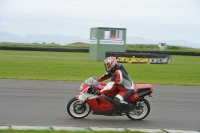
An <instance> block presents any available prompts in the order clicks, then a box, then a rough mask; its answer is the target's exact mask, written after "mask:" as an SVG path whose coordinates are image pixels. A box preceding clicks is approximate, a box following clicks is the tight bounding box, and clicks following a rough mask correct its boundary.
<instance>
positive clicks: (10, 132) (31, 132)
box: [0, 130, 145, 133]
mask: <svg viewBox="0 0 200 133" xmlns="http://www.w3.org/2000/svg"><path fill="white" fill-rule="evenodd" d="M0 133H119V131H52V130H51V131H36V130H0ZM120 133H145V132H138V131H123V132H120Z"/></svg>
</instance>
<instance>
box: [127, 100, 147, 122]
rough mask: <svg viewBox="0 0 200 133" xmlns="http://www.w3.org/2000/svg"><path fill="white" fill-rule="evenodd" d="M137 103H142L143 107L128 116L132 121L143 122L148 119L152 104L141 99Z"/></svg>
mask: <svg viewBox="0 0 200 133" xmlns="http://www.w3.org/2000/svg"><path fill="white" fill-rule="evenodd" d="M137 102H142V106H141V107H139V108H136V109H133V110H132V111H130V112H129V113H127V114H126V116H127V117H128V118H129V119H131V120H142V119H144V118H145V117H147V116H148V114H149V112H150V104H149V102H148V101H147V100H146V99H140V100H138V101H137Z"/></svg>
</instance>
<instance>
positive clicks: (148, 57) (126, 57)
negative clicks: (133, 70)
mask: <svg viewBox="0 0 200 133" xmlns="http://www.w3.org/2000/svg"><path fill="white" fill-rule="evenodd" d="M108 56H114V57H116V58H117V61H118V62H121V63H142V64H171V63H172V58H171V55H169V54H153V53H126V52H106V57H108Z"/></svg>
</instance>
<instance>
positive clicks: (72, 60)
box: [0, 50, 200, 86]
mask: <svg viewBox="0 0 200 133" xmlns="http://www.w3.org/2000/svg"><path fill="white" fill-rule="evenodd" d="M88 56H89V55H88V53H68V52H66V53H65V52H37V51H34V52H30V51H28V52H27V51H2V50H0V78H2V79H30V80H63V81H83V80H85V79H86V78H88V77H90V76H102V75H103V74H104V73H105V70H104V65H103V62H102V61H91V60H88ZM124 66H125V67H126V69H127V70H128V72H129V74H130V76H131V78H132V79H133V81H134V82H135V83H152V84H170V85H195V86H200V57H199V56H172V64H124Z"/></svg>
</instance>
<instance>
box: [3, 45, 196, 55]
mask: <svg viewBox="0 0 200 133" xmlns="http://www.w3.org/2000/svg"><path fill="white" fill-rule="evenodd" d="M0 50H22V51H23V50H24V51H53V52H85V53H88V52H89V49H67V48H31V47H8V46H0ZM126 52H127V53H151V54H170V55H187V56H188V55H189V56H200V53H198V52H167V51H136V50H126Z"/></svg>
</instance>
